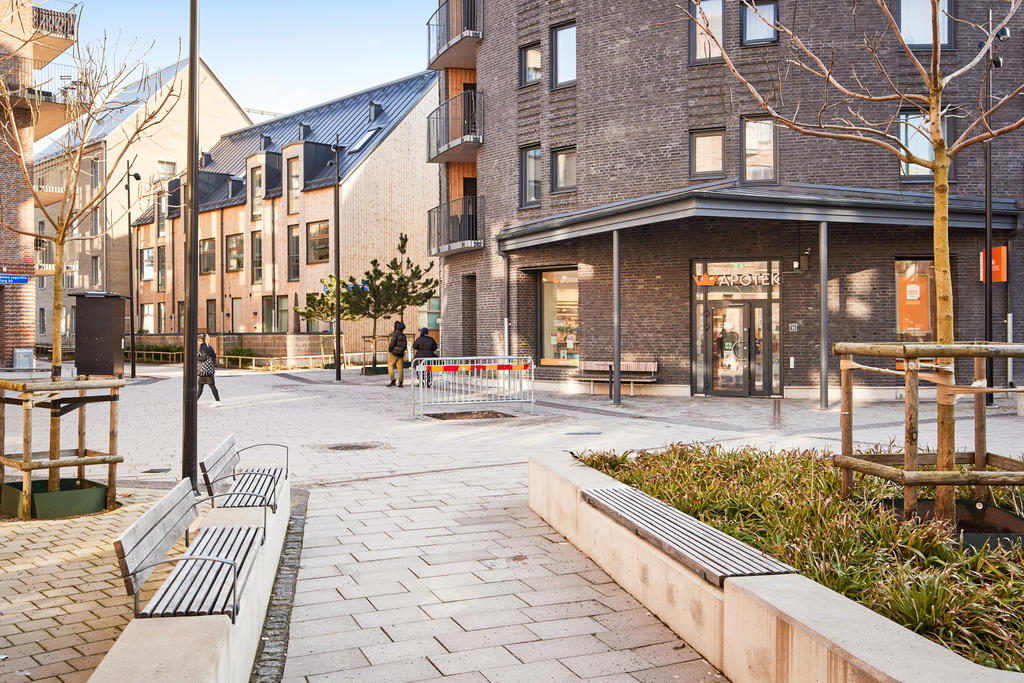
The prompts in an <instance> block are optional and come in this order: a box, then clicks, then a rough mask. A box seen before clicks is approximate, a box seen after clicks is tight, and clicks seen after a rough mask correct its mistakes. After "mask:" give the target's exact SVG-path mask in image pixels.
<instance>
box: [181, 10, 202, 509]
mask: <svg viewBox="0 0 1024 683" xmlns="http://www.w3.org/2000/svg"><path fill="white" fill-rule="evenodd" d="M190 5H191V11H190V15H189V25H188V132H187V135H188V161H187V164H186V185H185V188H186V190H187V192H188V203H187V205H186V206H187V211H188V213H187V216H188V220H187V222H186V224H185V241H186V244H185V339H184V340H183V343H182V346H183V347H184V350H185V352H184V353H183V354H182V356H183V361H184V365H185V368H184V382H183V391H182V410H181V440H182V444H181V476H182V478H183V479H185V478H187V479H190V480H191V481H192V490H193V491H198V490H199V489H198V481H197V478H196V474H197V472H196V470H197V456H196V452H197V448H196V439H197V430H198V421H199V419H198V417H199V416H198V414H197V409H196V401H197V400H198V382H199V368H198V367H197V365H196V339H197V338H198V336H199V317H198V313H199V312H198V308H199V193H198V192H197V191H196V190H197V186H198V180H199V179H198V177H197V176H198V170H199V169H198V164H197V161H198V157H199V131H198V129H197V126H198V124H199V121H198V118H199V0H190Z"/></svg>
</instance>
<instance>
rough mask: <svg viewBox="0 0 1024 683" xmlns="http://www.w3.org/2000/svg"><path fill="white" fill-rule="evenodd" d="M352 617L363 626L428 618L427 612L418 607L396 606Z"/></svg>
mask: <svg viewBox="0 0 1024 683" xmlns="http://www.w3.org/2000/svg"><path fill="white" fill-rule="evenodd" d="M354 618H355V620H356V622H357V623H358V624H359V625H360V626H362V627H363V628H371V627H375V626H390V625H392V624H408V623H409V622H412V621H426V620H427V619H430V617H429V616H428V615H427V613H426V612H424V611H423V610H422V609H420V608H419V607H398V608H396V609H386V610H380V611H377V612H364V613H362V614H356V615H354Z"/></svg>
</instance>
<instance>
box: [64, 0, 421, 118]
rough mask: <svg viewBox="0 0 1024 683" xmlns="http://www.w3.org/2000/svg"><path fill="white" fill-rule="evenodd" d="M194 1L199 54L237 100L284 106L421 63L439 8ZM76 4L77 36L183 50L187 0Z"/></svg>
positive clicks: (398, 3)
mask: <svg viewBox="0 0 1024 683" xmlns="http://www.w3.org/2000/svg"><path fill="white" fill-rule="evenodd" d="M199 4H200V12H199V14H200V19H199V22H200V23H199V54H200V56H201V57H202V58H203V60H204V61H205V62H206V63H207V64H208V65H209V67H210V68H211V69H212V70H213V72H214V73H215V74H216V75H217V77H218V78H219V79H220V80H221V82H222V83H223V84H224V85H225V87H226V88H227V89H228V91H229V92H231V94H232V95H233V96H234V97H235V99H236V100H237V101H238V103H239V104H240V105H242V106H243V107H246V108H255V109H264V110H269V111H273V112H278V113H282V114H284V113H288V112H292V111H296V110H298V109H303V108H305V107H309V106H312V105H315V104H319V103H321V102H326V101H328V100H332V99H335V98H338V97H341V96H342V95H346V94H348V93H352V92H358V91H359V90H363V89H365V88H369V87H371V86H374V85H377V84H379V83H386V82H388V81H393V80H395V79H398V78H401V77H403V76H408V75H410V74H413V73H417V72H419V71H422V70H424V69H425V68H426V62H427V29H426V24H427V20H428V19H429V18H430V15H431V14H432V13H433V12H434V11H435V10H436V9H437V1H436V0H283V1H282V0H274V1H273V2H271V1H270V0H206V1H205V2H203V0H200V3H199ZM82 5H83V7H82V9H81V24H80V32H79V40H80V41H81V42H84V43H90V42H92V43H94V42H96V41H99V40H102V39H103V36H104V34H106V36H107V39H108V45H109V44H110V43H112V42H113V41H115V40H116V41H117V43H118V45H119V52H120V53H122V54H124V53H125V52H127V51H128V50H129V49H131V54H132V55H133V57H135V58H139V57H142V58H143V59H145V61H146V63H147V64H148V65H149V66H150V67H152V68H160V67H163V66H167V65H169V64H173V63H174V62H175V61H176V60H177V59H178V58H179V54H180V56H181V57H186V56H187V55H188V21H189V2H188V0H142V1H141V2H140V1H139V0H84V2H82ZM52 7H53V8H54V9H60V8H58V7H57V5H56V3H55V4H53V5H52ZM55 61H57V62H60V58H58V59H57V60H55ZM68 61H69V60H68V59H67V58H65V62H68Z"/></svg>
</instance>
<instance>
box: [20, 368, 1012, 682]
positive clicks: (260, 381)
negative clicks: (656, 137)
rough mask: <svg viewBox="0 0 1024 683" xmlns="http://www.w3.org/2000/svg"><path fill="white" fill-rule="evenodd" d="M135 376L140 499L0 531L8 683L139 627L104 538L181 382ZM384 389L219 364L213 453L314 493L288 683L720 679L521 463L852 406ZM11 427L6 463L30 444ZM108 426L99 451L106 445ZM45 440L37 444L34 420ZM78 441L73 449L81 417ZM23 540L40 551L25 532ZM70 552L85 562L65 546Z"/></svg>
mask: <svg viewBox="0 0 1024 683" xmlns="http://www.w3.org/2000/svg"><path fill="white" fill-rule="evenodd" d="M139 374H140V377H139V378H138V379H135V380H129V386H128V387H127V388H126V389H125V390H124V391H123V392H122V400H121V408H120V411H121V416H122V417H121V426H120V439H121V450H122V452H123V453H124V455H125V457H126V462H125V463H124V465H123V466H122V468H121V469H120V478H121V480H122V482H123V485H124V487H125V488H124V489H122V491H121V492H122V493H129V494H131V495H130V496H128V497H125V498H123V500H122V502H124V503H127V504H125V505H124V506H123V507H122V508H121V509H120V510H119V511H118V512H116V513H114V514H112V515H99V516H95V517H87V518H79V520H73V521H67V522H49V523H44V522H31V523H19V522H11V521H5V522H4V523H3V525H2V526H0V539H2V541H3V554H0V565H2V566H3V569H4V571H5V574H4V578H3V579H0V582H2V583H0V585H2V586H3V588H4V590H3V592H2V594H0V595H2V599H3V610H0V612H2V618H0V655H4V654H6V655H7V656H8V658H7V659H6V660H4V661H0V680H2V681H5V682H6V681H22V680H26V679H33V680H40V679H48V678H49V679H51V680H62V681H70V680H82V679H83V678H84V676H86V675H87V674H88V671H89V670H90V669H91V668H92V667H94V666H95V663H96V661H98V660H99V658H101V657H102V655H103V654H104V653H105V652H106V650H107V649H109V647H110V645H111V644H112V642H113V639H114V638H116V636H117V634H118V633H119V632H120V629H121V628H123V626H124V624H125V623H127V621H128V619H129V618H130V616H131V604H130V598H128V597H127V596H125V595H124V591H123V587H122V586H121V585H120V583H119V582H118V581H117V580H116V571H117V570H116V566H115V564H114V560H113V555H112V552H111V551H110V541H111V540H112V539H113V538H114V537H115V536H116V535H117V534H118V533H119V532H120V529H122V528H123V527H124V526H125V525H126V524H128V523H130V521H131V519H133V518H134V515H137V514H139V513H140V512H141V510H142V509H143V508H144V507H145V506H146V505H147V504H148V502H149V501H152V500H153V499H155V497H156V496H157V495H159V490H158V489H161V488H166V487H167V486H168V485H170V484H171V483H173V481H174V479H175V478H176V477H177V476H178V474H179V472H180V462H179V452H180V408H179V406H180V402H181V376H180V371H178V370H177V369H175V368H168V367H161V366H143V367H141V368H140V373H139ZM385 383H386V380H382V379H381V378H379V377H375V378H363V377H360V376H359V375H358V374H356V373H355V372H354V371H346V373H345V375H344V381H343V383H342V384H341V385H337V384H335V383H334V381H333V373H332V372H331V371H304V372H299V371H296V372H287V373H276V374H271V373H251V372H223V373H219V374H218V385H219V387H220V390H221V395H222V398H223V404H222V405H221V406H219V407H213V406H212V405H210V403H208V401H209V399H208V398H207V397H204V398H203V400H202V401H201V402H200V415H199V425H200V435H199V446H200V450H201V451H205V450H207V449H210V448H212V447H214V446H215V445H216V444H217V443H218V442H219V441H220V440H221V439H223V438H224V436H226V435H227V434H229V433H234V434H236V436H237V437H238V440H239V442H240V443H241V444H243V445H244V444H247V443H258V442H280V443H285V444H287V445H289V447H290V448H291V468H292V469H291V471H292V486H294V487H301V488H307V489H308V490H309V499H308V507H307V509H306V524H305V531H304V537H303V542H302V555H301V561H300V565H299V572H298V580H297V582H296V586H295V598H294V605H293V607H292V611H291V622H290V640H289V642H288V645H287V661H286V663H285V667H284V676H285V680H288V681H301V680H308V681H328V680H349V679H357V680H385V679H386V680H388V681H406V680H408V681H413V680H429V679H433V678H437V677H441V676H450V677H453V678H454V680H456V681H506V680H507V681H560V680H578V679H593V680H605V681H619V680H621V681H627V680H643V681H655V680H659V681H660V680H666V681H680V682H684V681H702V680H722V679H721V677H720V676H719V675H718V674H717V672H716V671H715V670H714V669H713V668H712V667H710V666H709V665H708V664H707V663H706V662H704V661H703V659H701V658H700V656H699V655H698V654H697V653H696V652H694V651H693V650H692V649H691V648H689V647H688V646H687V645H686V644H685V643H683V642H681V641H680V640H679V639H678V638H677V637H676V636H675V635H674V634H672V632H671V631H669V630H668V629H667V628H666V627H664V626H663V625H662V624H661V623H660V622H659V621H658V620H657V619H656V618H654V617H653V616H651V615H650V614H649V613H648V612H647V611H646V610H644V609H643V608H642V606H640V605H639V604H638V603H637V602H636V601H634V600H633V599H632V598H631V597H630V596H629V595H628V594H626V593H625V592H624V591H623V590H622V589H621V588H619V587H618V586H617V585H615V584H614V583H613V582H611V581H610V580H609V579H608V577H607V576H605V575H604V573H603V572H601V571H600V569H599V568H598V567H596V566H595V565H594V564H593V563H592V562H590V560H588V559H587V558H586V557H584V556H583V555H582V554H581V553H579V552H578V551H577V550H576V549H575V548H574V547H573V546H572V545H570V544H568V543H566V542H565V540H564V539H563V538H561V536H559V535H558V534H557V533H555V532H553V531H552V530H551V529H550V527H548V526H547V525H546V524H545V523H544V522H543V521H542V520H541V519H540V518H539V517H537V516H536V515H535V514H534V513H532V512H531V511H530V510H529V508H528V507H527V490H526V462H527V461H528V459H529V458H530V456H531V455H533V454H534V453H541V452H558V451H579V450H583V449H587V448H591V449H608V448H610V449H615V450H618V451H622V450H625V449H629V448H643V447H656V446H660V445H663V444H665V443H669V442H671V441H693V440H701V441H716V442H720V443H722V444H723V445H726V446H730V445H738V444H740V443H753V444H756V445H759V446H763V447H777V448H781V447H791V446H799V447H802V448H822V449H835V448H837V447H838V443H839V441H838V437H839V434H838V423H839V414H838V407H837V406H836V407H833V408H832V409H830V410H829V411H821V410H818V409H816V407H815V404H814V403H812V402H809V401H808V402H804V401H793V400H787V401H783V402H782V415H781V420H780V421H778V422H777V423H776V424H774V425H773V420H772V402H771V401H767V400H763V399H726V398H694V399H686V398H665V397H661V398H641V397H637V398H631V399H630V398H627V399H625V402H626V405H625V406H623V407H612V406H610V405H609V404H608V400H607V398H606V397H602V396H593V397H592V396H585V395H584V396H569V397H567V396H563V395H558V394H553V393H540V394H539V395H538V399H539V400H538V405H537V406H536V411H535V413H534V414H529V413H527V414H521V413H519V412H518V410H517V408H515V407H510V408H508V409H507V410H506V412H508V413H510V414H512V415H514V417H512V418H509V419H498V420H483V421H472V420H470V421H438V420H434V419H429V418H428V419H415V418H413V416H412V409H411V396H410V389H409V388H408V387H406V388H404V389H397V388H387V387H385V386H384V384H385ZM90 410H97V411H100V412H101V413H103V415H104V419H100V420H99V421H100V423H101V426H102V424H104V423H105V409H103V408H90ZM961 413H962V414H963V415H964V417H965V421H964V423H963V426H962V427H961V428H960V434H959V436H958V442H959V444H960V445H961V447H965V448H969V447H970V438H971V432H970V428H969V425H970V422H969V415H970V414H971V406H970V405H969V404H967V403H965V404H963V405H961V406H959V407H958V414H961ZM855 416H856V424H857V432H856V436H857V439H858V442H859V443H860V445H862V446H868V445H874V444H888V443H890V442H891V441H895V442H896V443H897V444H898V443H899V442H900V440H901V439H902V434H903V423H902V404H898V403H874V404H858V405H857V407H856V410H855ZM9 417H11V415H10V414H9ZM1021 424H1022V418H1018V417H1016V416H1015V415H1014V413H1013V411H1012V408H1011V404H1010V403H1009V402H1008V401H1002V402H1000V405H999V406H997V407H996V408H995V409H994V410H993V411H992V412H991V414H990V420H989V444H990V450H992V451H993V452H996V453H1001V454H1006V455H1011V456H1016V457H1021V451H1022V450H1024V446H1022V445H1021V444H1020V442H1019V431H1020V426H1021ZM12 427H16V422H14V421H13V420H9V431H8V435H7V444H6V446H7V450H8V452H11V451H14V452H16V451H17V450H18V448H20V433H19V431H18V430H17V429H16V428H15V429H12ZM934 430H935V425H934V407H933V406H924V407H923V408H922V426H921V434H922V439H921V441H922V443H934ZM104 432H105V429H102V430H97V431H96V433H90V434H89V436H88V439H89V443H88V445H89V446H90V447H94V446H93V443H94V442H93V439H95V440H96V441H95V446H103V445H105V444H104V443H103V441H104V440H105V438H106V435H105V433H104ZM35 433H36V434H37V435H40V438H42V436H41V435H43V434H45V424H44V423H43V422H42V421H40V423H39V424H38V425H36V426H35ZM65 438H66V442H67V443H71V442H72V441H73V438H74V421H73V420H72V421H70V423H69V424H68V425H67V433H66V435H65ZM95 474H96V475H97V476H98V475H100V474H102V472H101V471H100V470H99V469H98V470H97V472H96V473H95ZM25 531H29V532H31V533H33V534H35V536H34V539H35V540H34V541H33V542H32V543H21V542H19V541H18V540H17V539H18V538H19V537H22V536H23V534H22V532H25ZM55 543H57V544H58V545H54V544H55ZM53 552H57V553H58V555H55V556H52V557H50V558H49V559H50V560H51V561H50V562H49V563H47V562H46V561H44V559H43V558H44V556H47V554H48V553H53ZM68 552H70V553H71V555H72V556H74V557H81V556H85V557H86V559H85V560H83V561H76V560H73V559H71V558H70V557H65V556H64V555H61V554H59V553H68ZM54 560H56V561H54ZM69 560H70V561H69ZM75 570H79V571H80V572H84V574H83V578H82V579H81V581H79V582H76V581H75V578H74V576H72V574H73V573H74V571H75ZM18 572H20V573H18ZM101 584H102V585H101ZM118 591H120V593H118ZM12 606H16V609H14V610H12V609H11V607H12ZM25 614H29V615H30V616H31V618H30V619H29V618H25V617H23V616H19V615H25ZM76 615H79V616H76ZM108 621H109V623H107V622H108ZM101 622H102V624H101ZM76 624H80V625H77V626H76Z"/></svg>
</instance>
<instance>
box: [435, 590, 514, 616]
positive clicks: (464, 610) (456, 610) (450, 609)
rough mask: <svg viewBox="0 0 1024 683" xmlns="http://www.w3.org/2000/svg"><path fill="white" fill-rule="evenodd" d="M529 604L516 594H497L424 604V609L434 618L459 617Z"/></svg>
mask: <svg viewBox="0 0 1024 683" xmlns="http://www.w3.org/2000/svg"><path fill="white" fill-rule="evenodd" d="M526 606H527V604H526V603H525V602H523V601H522V600H520V599H519V598H518V597H516V596H515V595H495V596H492V597H489V598H475V599H472V600H459V601H457V602H443V603H439V604H436V605H424V606H423V608H422V609H423V611H424V612H426V613H427V614H429V615H430V616H431V617H432V618H434V619H439V618H443V617H457V616H459V615H462V614H473V613H476V612H493V611H499V610H511V609H517V608H520V607H526Z"/></svg>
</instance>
